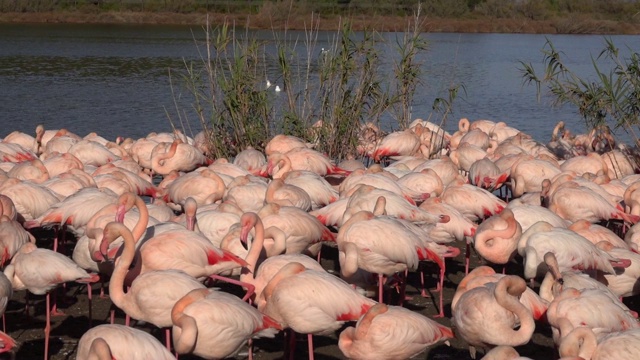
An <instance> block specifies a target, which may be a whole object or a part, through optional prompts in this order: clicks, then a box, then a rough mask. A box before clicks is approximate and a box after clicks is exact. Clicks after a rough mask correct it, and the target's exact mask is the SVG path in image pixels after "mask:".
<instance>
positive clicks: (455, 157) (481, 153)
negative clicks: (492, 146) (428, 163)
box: [449, 143, 488, 173]
mask: <svg viewBox="0 0 640 360" xmlns="http://www.w3.org/2000/svg"><path fill="white" fill-rule="evenodd" d="M487 155H488V153H487V152H486V151H485V150H483V149H482V148H479V147H477V146H475V145H472V144H469V143H461V144H460V146H458V148H457V149H455V150H454V151H452V152H451V153H450V154H449V157H450V158H451V160H452V161H453V163H454V164H456V165H458V169H460V170H462V171H464V172H465V173H468V172H469V170H470V169H471V165H473V164H474V163H476V162H477V161H479V160H482V159H484V158H485V157H486V156H487Z"/></svg>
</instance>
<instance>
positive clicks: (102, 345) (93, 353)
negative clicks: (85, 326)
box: [88, 338, 113, 360]
mask: <svg viewBox="0 0 640 360" xmlns="http://www.w3.org/2000/svg"><path fill="white" fill-rule="evenodd" d="M88 355H89V356H88V358H89V359H94V360H112V359H113V355H112V354H111V348H110V347H109V344H108V343H107V342H106V341H105V340H104V339H103V338H95V339H93V341H92V342H91V347H90V348H89V354H88Z"/></svg>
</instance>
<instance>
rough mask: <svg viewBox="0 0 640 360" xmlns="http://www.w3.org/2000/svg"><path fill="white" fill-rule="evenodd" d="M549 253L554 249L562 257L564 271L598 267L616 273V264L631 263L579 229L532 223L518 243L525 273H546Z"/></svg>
mask: <svg viewBox="0 0 640 360" xmlns="http://www.w3.org/2000/svg"><path fill="white" fill-rule="evenodd" d="M547 252H553V253H554V254H555V256H556V258H557V259H558V264H559V265H560V271H565V270H569V269H579V270H583V269H598V270H600V271H603V272H606V273H609V274H612V273H614V272H615V270H614V267H618V268H624V267H628V266H629V265H630V261H629V260H628V259H618V258H615V257H613V256H611V255H609V254H607V253H606V252H605V251H603V250H600V249H598V248H597V247H596V246H595V245H594V244H592V243H591V242H590V241H589V240H587V239H585V238H584V237H582V236H580V235H578V234H576V233H575V232H573V231H571V230H568V229H565V228H554V227H553V226H551V225H549V223H546V222H544V221H540V222H538V223H536V224H534V225H533V226H531V227H530V228H529V229H528V230H527V231H526V232H525V233H524V234H522V236H521V237H520V241H519V243H518V253H520V255H522V256H523V257H524V275H525V277H526V278H527V279H533V278H535V277H536V276H538V275H544V273H545V272H546V271H545V270H546V269H545V268H543V267H541V266H540V265H541V264H542V263H543V262H544V256H545V254H546V253H547Z"/></svg>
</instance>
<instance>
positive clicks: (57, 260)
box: [4, 243, 98, 359]
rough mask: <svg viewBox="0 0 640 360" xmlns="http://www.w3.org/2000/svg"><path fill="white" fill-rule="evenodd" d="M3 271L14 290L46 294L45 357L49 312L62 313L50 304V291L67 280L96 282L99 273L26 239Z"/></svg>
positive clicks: (47, 353)
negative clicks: (92, 272) (87, 269)
mask: <svg viewBox="0 0 640 360" xmlns="http://www.w3.org/2000/svg"><path fill="white" fill-rule="evenodd" d="M4 274H5V275H6V276H7V278H8V279H9V280H10V281H11V284H12V286H13V289H14V290H24V289H27V290H29V292H31V293H32V294H36V295H43V294H46V306H47V324H46V326H45V328H44V333H45V342H44V358H45V359H47V358H48V356H49V333H50V331H51V315H54V316H55V315H62V313H61V312H59V311H58V310H57V306H56V304H55V303H54V304H53V307H51V303H50V297H51V294H50V291H51V290H52V289H54V288H55V287H56V286H58V285H59V284H62V283H65V282H68V281H76V282H79V283H90V282H96V281H97V280H98V276H97V275H95V274H93V275H92V274H89V273H87V272H86V271H85V270H84V269H82V268H80V267H79V266H78V265H77V264H76V263H74V262H73V261H72V260H71V259H69V258H68V257H66V256H64V255H62V254H60V253H57V252H55V251H51V250H47V249H39V248H37V247H36V246H35V245H34V244H33V243H26V244H24V245H23V246H22V248H20V251H19V252H18V253H17V254H16V255H15V256H14V257H13V259H12V260H11V263H10V264H9V265H8V266H7V267H6V268H5V269H4ZM89 299H91V298H89ZM89 307H91V305H89Z"/></svg>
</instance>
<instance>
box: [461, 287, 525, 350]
mask: <svg viewBox="0 0 640 360" xmlns="http://www.w3.org/2000/svg"><path fill="white" fill-rule="evenodd" d="M526 288H527V285H526V284H525V282H524V280H523V279H522V278H519V277H517V276H513V275H508V276H505V277H503V278H502V279H500V280H499V281H498V282H497V283H496V284H495V286H493V285H492V286H482V287H477V288H474V289H472V290H469V291H467V292H465V293H464V294H463V295H462V296H461V297H460V299H459V300H458V303H457V304H456V307H455V308H454V309H453V310H452V312H453V320H452V322H453V325H454V326H455V327H456V329H457V332H456V333H457V336H460V337H461V338H462V339H463V340H465V341H466V342H467V343H468V344H469V352H470V354H471V357H472V358H474V359H475V356H476V347H480V348H484V349H487V348H491V347H493V346H497V345H511V346H518V345H523V344H526V343H528V342H529V340H530V339H531V336H532V335H533V331H534V330H535V323H534V321H533V317H532V315H531V312H530V311H529V310H528V309H527V308H526V307H525V306H524V305H522V304H521V303H520V302H519V301H518V298H517V297H518V296H519V295H520V294H522V293H523V292H524V291H525V290H526ZM518 323H520V328H519V329H518V330H513V328H514V327H515V326H516V325H517V324H518Z"/></svg>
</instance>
